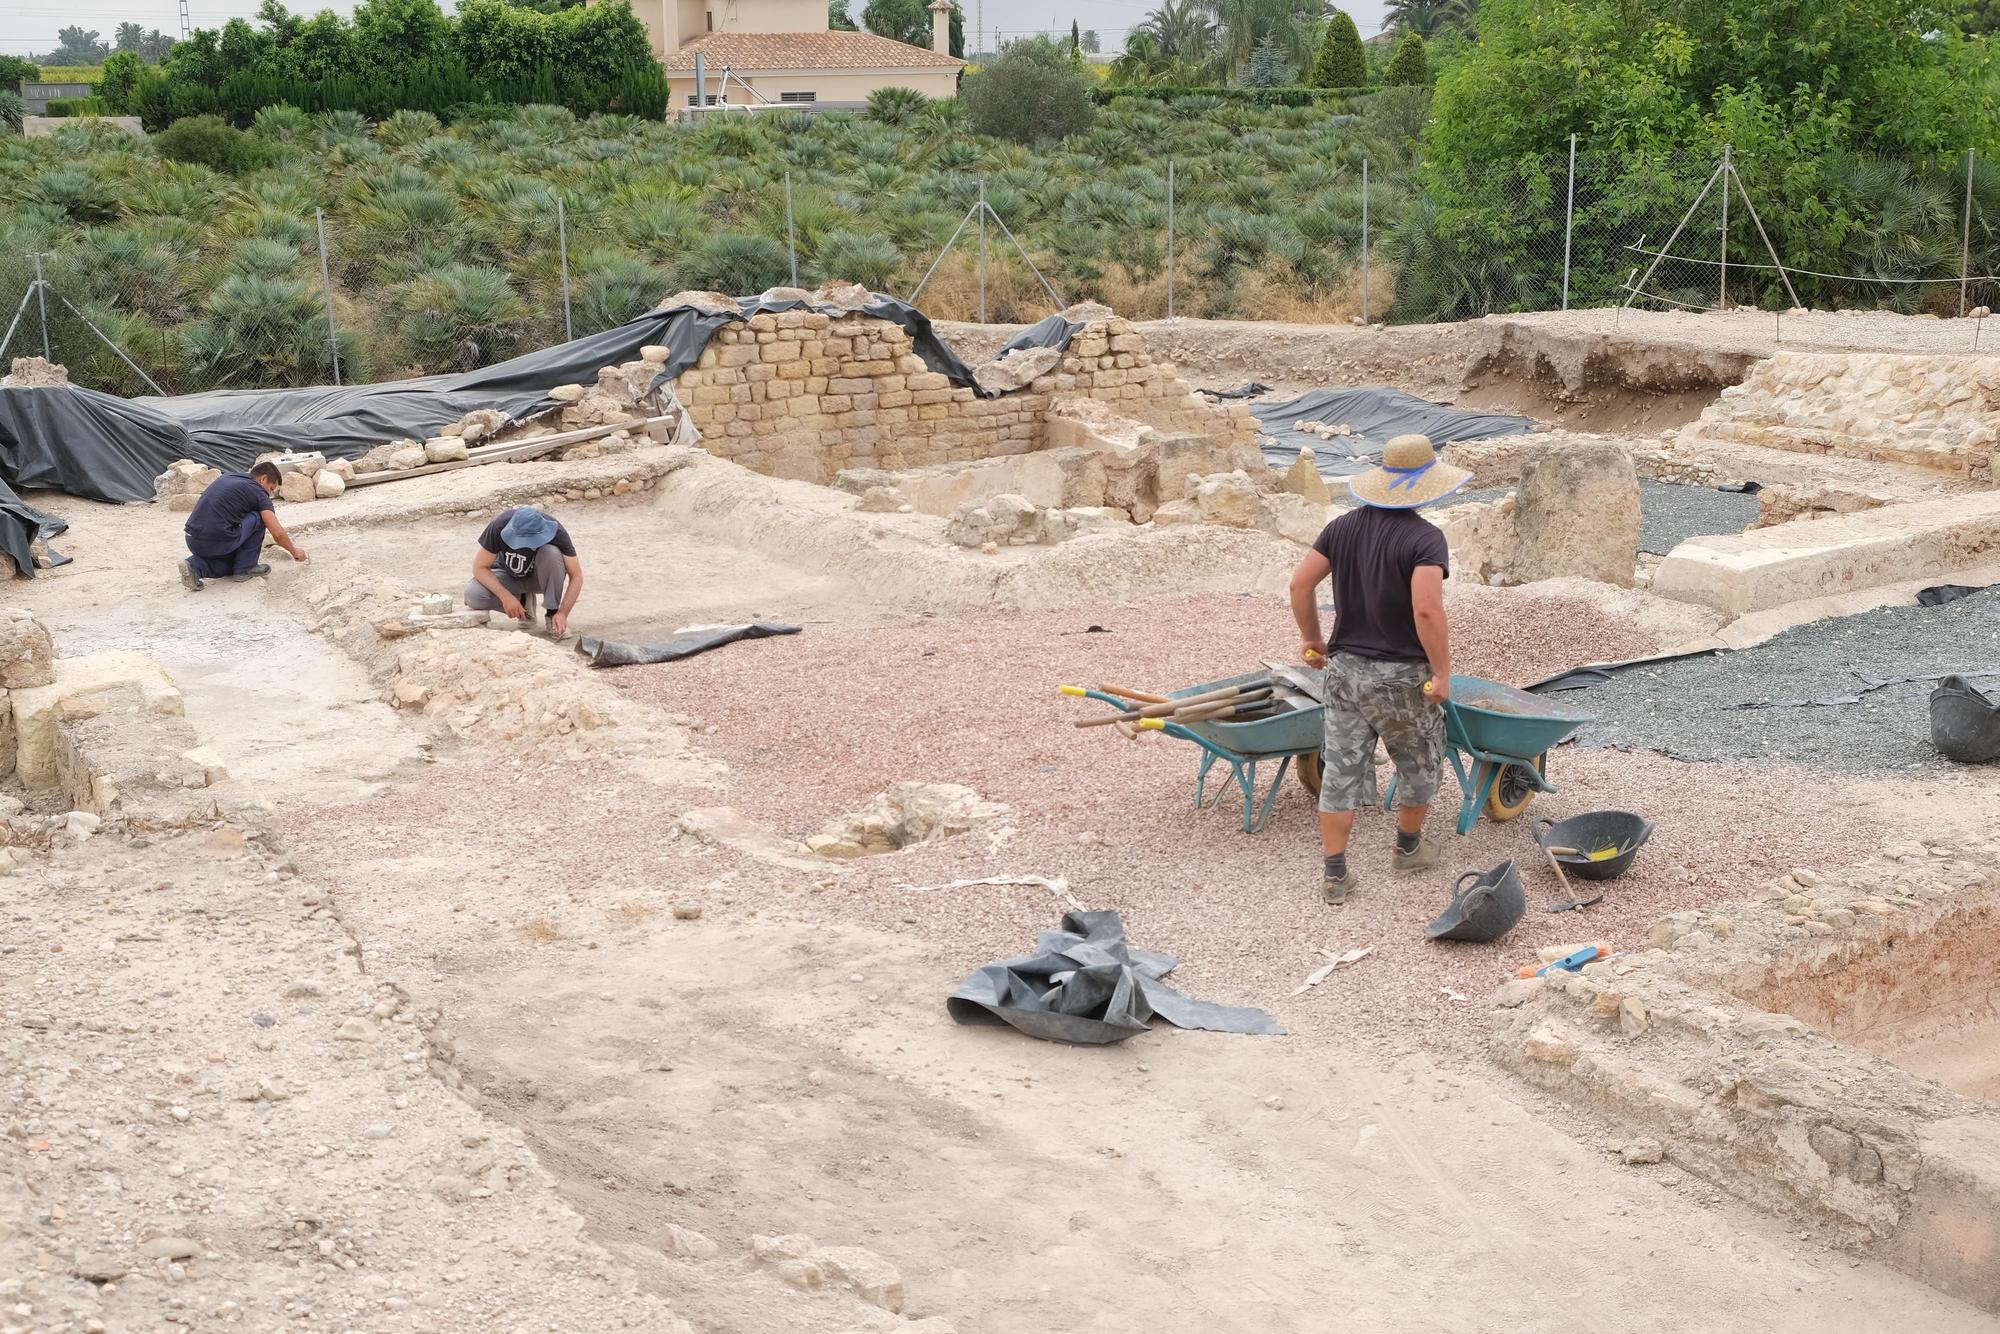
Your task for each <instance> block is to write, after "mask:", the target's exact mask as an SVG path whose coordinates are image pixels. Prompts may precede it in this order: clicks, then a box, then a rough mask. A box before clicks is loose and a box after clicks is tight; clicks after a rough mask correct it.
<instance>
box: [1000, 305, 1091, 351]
mask: <svg viewBox="0 0 2000 1334" xmlns="http://www.w3.org/2000/svg"><path fill="white" fill-rule="evenodd" d="M1082 327H1083V326H1082V325H1081V324H1078V323H1077V322H1076V321H1074V320H1067V319H1064V318H1063V317H1062V316H1061V315H1051V316H1049V317H1048V318H1047V319H1045V320H1043V321H1042V322H1041V323H1039V324H1031V325H1029V326H1028V327H1027V328H1025V329H1023V330H1021V332H1019V333H1017V334H1015V335H1014V336H1013V337H1012V338H1010V339H1008V340H1007V346H1005V347H1003V348H1001V349H1000V351H999V353H998V357H1004V356H1006V355H1007V354H1008V353H1009V352H1018V351H1020V350H1021V349H1022V348H1024V347H1052V348H1055V349H1056V350H1057V351H1058V352H1060V351H1064V350H1066V349H1067V348H1068V347H1069V340H1070V339H1072V338H1074V337H1076V331H1077V330H1079V329H1081V328H1082ZM998 357H996V360H997V359H998Z"/></svg>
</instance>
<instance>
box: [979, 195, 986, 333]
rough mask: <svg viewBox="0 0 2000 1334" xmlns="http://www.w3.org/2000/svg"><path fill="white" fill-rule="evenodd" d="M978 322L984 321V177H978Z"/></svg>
mask: <svg viewBox="0 0 2000 1334" xmlns="http://www.w3.org/2000/svg"><path fill="white" fill-rule="evenodd" d="M979 322H980V323H981V324H984V323H986V178H985V177H984V176H981V177H980V178H979Z"/></svg>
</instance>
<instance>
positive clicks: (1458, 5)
mask: <svg viewBox="0 0 2000 1334" xmlns="http://www.w3.org/2000/svg"><path fill="white" fill-rule="evenodd" d="M1478 12H1479V0H1389V6H1388V8H1387V9H1386V10H1385V11H1384V12H1383V15H1382V24H1383V27H1384V28H1386V29H1388V30H1389V31H1392V32H1413V33H1416V34H1417V35H1418V36H1419V37H1422V38H1424V39H1425V40H1426V41H1431V40H1435V39H1436V38H1438V37H1441V36H1443V35H1444V34H1445V33H1448V32H1465V33H1469V32H1471V31H1472V28H1473V23H1474V20H1475V18H1476V16H1477V14H1478Z"/></svg>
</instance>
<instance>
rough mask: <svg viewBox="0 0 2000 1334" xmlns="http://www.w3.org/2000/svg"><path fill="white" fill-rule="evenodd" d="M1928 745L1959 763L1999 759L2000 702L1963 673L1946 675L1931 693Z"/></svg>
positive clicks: (1987, 762)
mask: <svg viewBox="0 0 2000 1334" xmlns="http://www.w3.org/2000/svg"><path fill="white" fill-rule="evenodd" d="M1931 744H1932V745H1934V746H1936V747H1937V748H1938V754H1940V755H1942V756H1944V757H1945V758H1946V759H1948V760H1956V761H1957V762H1958V763H1960V764H1991V763H1992V762H1993V761H1994V760H2000V702H1996V701H1995V700H1993V699H1992V698H1991V697H1990V696H1988V695H1987V694H1985V693H1984V692H1983V691H1980V690H1976V689H1974V688H1973V685H1972V682H1970V681H1968V680H1966V679H1965V678H1964V677H1962V676H1947V677H1945V678H1944V680H1942V681H1940V682H1938V684H1937V689H1936V690H1933V691H1932V692H1931Z"/></svg>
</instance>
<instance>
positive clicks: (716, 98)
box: [688, 93, 722, 107]
mask: <svg viewBox="0 0 2000 1334" xmlns="http://www.w3.org/2000/svg"><path fill="white" fill-rule="evenodd" d="M688 105H689V106H691V107H699V106H710V107H719V106H721V105H722V94H721V93H710V94H709V95H708V96H707V98H705V99H703V98H701V97H700V96H699V95H698V94H695V93H689V94H688Z"/></svg>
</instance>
